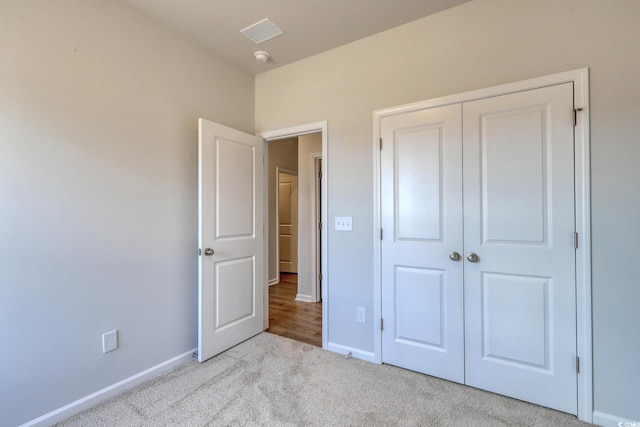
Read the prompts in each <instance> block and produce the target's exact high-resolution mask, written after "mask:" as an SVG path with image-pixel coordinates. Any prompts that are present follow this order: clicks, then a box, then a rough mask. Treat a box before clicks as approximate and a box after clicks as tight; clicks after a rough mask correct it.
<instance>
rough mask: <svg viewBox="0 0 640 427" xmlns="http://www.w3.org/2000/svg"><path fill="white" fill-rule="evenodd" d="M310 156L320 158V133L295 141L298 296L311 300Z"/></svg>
mask: <svg viewBox="0 0 640 427" xmlns="http://www.w3.org/2000/svg"><path fill="white" fill-rule="evenodd" d="M312 154H319V155H322V133H312V134H307V135H300V136H299V137H298V218H299V222H298V296H303V297H304V298H305V299H307V300H308V299H311V294H312V289H313V287H314V286H315V284H316V280H315V277H314V274H313V271H314V270H313V268H312V266H313V264H315V262H316V260H315V256H312V245H313V234H315V232H316V226H315V224H314V223H313V221H312V218H313V217H312V206H313V204H312V202H313V197H314V191H315V190H314V185H315V180H314V174H313V170H314V169H313V167H314V166H313V163H312V157H311V155H312Z"/></svg>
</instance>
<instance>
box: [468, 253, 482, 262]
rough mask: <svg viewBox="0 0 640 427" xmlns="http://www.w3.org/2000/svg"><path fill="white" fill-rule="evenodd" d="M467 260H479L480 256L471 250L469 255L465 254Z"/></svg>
mask: <svg viewBox="0 0 640 427" xmlns="http://www.w3.org/2000/svg"><path fill="white" fill-rule="evenodd" d="M467 260H468V261H469V262H478V261H480V257H479V256H478V255H476V254H474V253H473V252H471V253H470V254H469V255H467Z"/></svg>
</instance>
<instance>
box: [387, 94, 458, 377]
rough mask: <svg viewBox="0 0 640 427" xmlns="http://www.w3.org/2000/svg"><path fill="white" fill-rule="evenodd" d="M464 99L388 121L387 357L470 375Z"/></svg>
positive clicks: (422, 368) (427, 369) (418, 367)
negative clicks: (461, 256) (457, 255)
mask: <svg viewBox="0 0 640 427" xmlns="http://www.w3.org/2000/svg"><path fill="white" fill-rule="evenodd" d="M461 128H462V124H461V106H460V104H458V105H452V106H446V107H439V108H433V109H427V110H422V111H416V112H412V113H408V114H402V115H398V116H392V117H385V118H384V119H382V122H381V135H382V140H383V143H382V144H383V146H382V153H381V156H382V158H381V162H382V164H381V173H382V185H381V190H382V194H381V201H382V223H383V230H384V231H383V235H384V238H383V241H382V317H383V320H384V329H383V332H382V360H383V362H384V363H390V364H393V365H396V366H401V367H404V368H408V369H412V370H415V371H419V372H423V373H427V374H430V375H435V376H438V377H441V378H446V379H449V380H452V381H457V382H463V381H464V348H463V346H464V335H463V333H464V331H463V299H462V298H463V291H462V265H463V263H462V261H460V260H458V261H454V260H451V259H450V256H449V255H450V253H452V252H456V251H457V252H460V251H462V162H461V158H462V139H461V137H462V135H461Z"/></svg>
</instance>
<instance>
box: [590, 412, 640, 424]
mask: <svg viewBox="0 0 640 427" xmlns="http://www.w3.org/2000/svg"><path fill="white" fill-rule="evenodd" d="M593 424H596V425H599V426H602V427H640V421H633V420H630V419H628V418H622V417H618V416H616V415H611V414H607V413H606V412H600V411H593Z"/></svg>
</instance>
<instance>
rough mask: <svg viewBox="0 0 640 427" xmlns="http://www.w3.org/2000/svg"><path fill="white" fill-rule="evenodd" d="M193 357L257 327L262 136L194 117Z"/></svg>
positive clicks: (259, 313)
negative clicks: (196, 234) (195, 330)
mask: <svg viewBox="0 0 640 427" xmlns="http://www.w3.org/2000/svg"><path fill="white" fill-rule="evenodd" d="M198 127H199V168H198V169H199V181H198V182H199V191H198V196H199V198H198V200H199V215H198V220H199V221H198V222H199V247H200V251H201V253H200V257H199V286H198V360H199V361H200V362H202V361H204V360H207V359H209V358H211V357H213V356H215V355H216V354H218V353H220V352H222V351H224V350H227V349H228V348H230V347H232V346H234V345H236V344H238V343H240V342H242V341H244V340H246V339H248V338H250V337H252V336H254V335H256V334H258V333H260V332H262V330H263V307H264V306H263V289H264V285H263V283H262V282H263V268H264V267H263V260H264V254H263V251H264V247H263V239H264V238H263V198H262V192H263V185H262V167H263V158H262V157H263V141H262V139H260V138H258V137H255V136H253V135H249V134H245V133H243V132H240V131H237V130H235V129H231V128H228V127H226V126H222V125H219V124H217V123H213V122H210V121H208V120H204V119H200V120H199V121H198Z"/></svg>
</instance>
